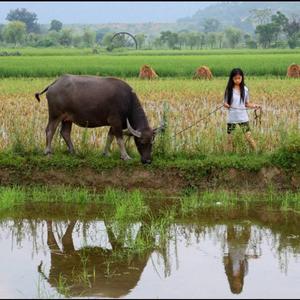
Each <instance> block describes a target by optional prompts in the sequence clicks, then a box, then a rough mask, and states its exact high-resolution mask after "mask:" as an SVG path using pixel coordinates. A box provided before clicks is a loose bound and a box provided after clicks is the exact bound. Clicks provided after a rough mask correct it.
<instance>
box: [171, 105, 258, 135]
mask: <svg viewBox="0 0 300 300" xmlns="http://www.w3.org/2000/svg"><path fill="white" fill-rule="evenodd" d="M223 106H224V105H223V104H222V105H221V106H218V107H217V108H216V109H214V110H213V111H211V112H210V113H208V114H207V115H206V116H205V117H204V118H201V119H199V120H198V121H196V122H195V123H193V124H192V125H190V126H188V127H186V128H184V129H182V130H180V131H178V132H177V133H175V134H174V137H175V136H176V135H178V134H180V133H182V132H184V131H186V130H188V129H190V128H192V127H193V126H195V125H197V124H198V123H199V122H201V121H203V120H205V119H207V118H208V117H209V116H210V115H211V114H213V113H215V112H216V111H218V110H219V109H221V108H222V107H223ZM229 109H240V110H250V109H251V108H238V107H230V108H229ZM258 110H259V111H260V113H259V114H257V111H258ZM261 115H262V109H261V107H259V108H255V109H254V122H255V125H257V122H258V121H259V125H261Z"/></svg>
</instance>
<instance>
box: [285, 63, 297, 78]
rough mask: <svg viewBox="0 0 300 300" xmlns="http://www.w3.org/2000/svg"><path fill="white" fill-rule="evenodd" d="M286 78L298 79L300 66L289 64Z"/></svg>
mask: <svg viewBox="0 0 300 300" xmlns="http://www.w3.org/2000/svg"><path fill="white" fill-rule="evenodd" d="M286 75H287V77H293V78H299V77H300V65H297V64H291V65H290V66H289V67H288V69H287V74H286Z"/></svg>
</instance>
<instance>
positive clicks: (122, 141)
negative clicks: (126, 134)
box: [117, 137, 131, 160]
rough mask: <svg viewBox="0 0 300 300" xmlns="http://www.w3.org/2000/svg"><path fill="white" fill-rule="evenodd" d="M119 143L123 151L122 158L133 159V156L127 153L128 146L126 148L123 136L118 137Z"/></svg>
mask: <svg viewBox="0 0 300 300" xmlns="http://www.w3.org/2000/svg"><path fill="white" fill-rule="evenodd" d="M117 143H118V145H119V147H120V151H121V158H122V159H123V160H128V159H131V157H130V156H129V155H128V154H127V152H126V148H125V143H124V140H123V138H122V137H117Z"/></svg>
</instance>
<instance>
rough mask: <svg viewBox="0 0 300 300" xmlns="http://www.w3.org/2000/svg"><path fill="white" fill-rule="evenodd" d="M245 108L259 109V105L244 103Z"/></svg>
mask: <svg viewBox="0 0 300 300" xmlns="http://www.w3.org/2000/svg"><path fill="white" fill-rule="evenodd" d="M245 106H246V107H249V108H260V107H261V106H260V105H259V104H255V103H250V102H246V103H245Z"/></svg>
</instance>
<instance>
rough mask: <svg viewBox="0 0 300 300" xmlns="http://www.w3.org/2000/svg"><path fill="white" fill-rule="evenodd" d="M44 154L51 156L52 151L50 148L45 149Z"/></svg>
mask: <svg viewBox="0 0 300 300" xmlns="http://www.w3.org/2000/svg"><path fill="white" fill-rule="evenodd" d="M44 154H45V155H47V156H51V154H52V152H51V151H49V150H45V151H44Z"/></svg>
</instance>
